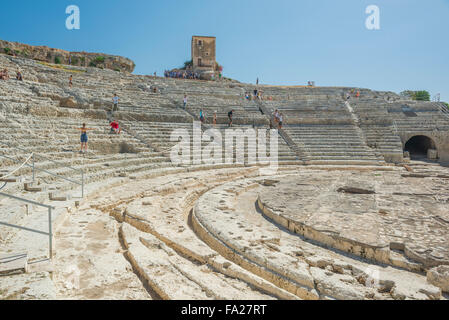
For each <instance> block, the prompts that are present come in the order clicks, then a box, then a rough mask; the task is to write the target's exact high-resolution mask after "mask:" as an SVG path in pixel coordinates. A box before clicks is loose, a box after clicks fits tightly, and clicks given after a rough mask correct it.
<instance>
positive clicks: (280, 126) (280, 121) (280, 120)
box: [279, 113, 284, 129]
mask: <svg viewBox="0 0 449 320" xmlns="http://www.w3.org/2000/svg"><path fill="white" fill-rule="evenodd" d="M283 121H284V115H283V114H282V113H281V114H280V115H279V129H282V122H283Z"/></svg>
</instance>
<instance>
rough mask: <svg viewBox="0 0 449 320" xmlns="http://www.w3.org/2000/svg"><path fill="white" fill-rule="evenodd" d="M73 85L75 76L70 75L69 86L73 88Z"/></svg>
mask: <svg viewBox="0 0 449 320" xmlns="http://www.w3.org/2000/svg"><path fill="white" fill-rule="evenodd" d="M72 86H73V76H72V75H70V77H69V87H70V88H71V87H72Z"/></svg>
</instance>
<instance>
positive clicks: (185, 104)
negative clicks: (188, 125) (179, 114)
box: [184, 95, 187, 109]
mask: <svg viewBox="0 0 449 320" xmlns="http://www.w3.org/2000/svg"><path fill="white" fill-rule="evenodd" d="M186 106H187V95H184V109H185V108H186Z"/></svg>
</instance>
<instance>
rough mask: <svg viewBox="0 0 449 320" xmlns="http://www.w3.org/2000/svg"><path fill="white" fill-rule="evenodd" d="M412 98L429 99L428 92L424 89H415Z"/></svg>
mask: <svg viewBox="0 0 449 320" xmlns="http://www.w3.org/2000/svg"><path fill="white" fill-rule="evenodd" d="M414 99H415V100H418V101H430V93H429V92H428V91H425V90H422V91H416V92H415V96H414Z"/></svg>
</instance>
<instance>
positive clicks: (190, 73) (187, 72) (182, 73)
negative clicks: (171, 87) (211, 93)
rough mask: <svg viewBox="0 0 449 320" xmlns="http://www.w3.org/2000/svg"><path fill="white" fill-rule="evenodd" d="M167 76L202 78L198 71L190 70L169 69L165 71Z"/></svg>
mask: <svg viewBox="0 0 449 320" xmlns="http://www.w3.org/2000/svg"><path fill="white" fill-rule="evenodd" d="M164 76H165V77H166V78H178V79H200V74H199V73H198V72H193V71H190V70H184V71H168V70H166V71H165V72H164Z"/></svg>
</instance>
